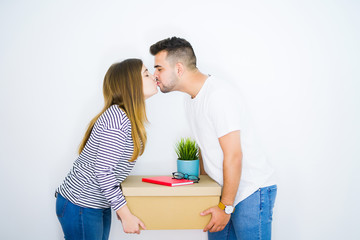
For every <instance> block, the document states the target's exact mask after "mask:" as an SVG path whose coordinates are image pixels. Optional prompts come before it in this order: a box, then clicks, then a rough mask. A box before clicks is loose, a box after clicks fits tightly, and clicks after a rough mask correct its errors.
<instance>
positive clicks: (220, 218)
mask: <svg viewBox="0 0 360 240" xmlns="http://www.w3.org/2000/svg"><path fill="white" fill-rule="evenodd" d="M209 214H211V215H212V216H211V220H210V222H209V224H208V225H207V226H206V227H205V228H204V230H203V231H204V232H207V231H210V232H219V231H222V230H223V229H224V228H225V226H226V225H227V224H228V222H229V220H230V217H231V215H230V214H226V213H225V211H224V210H221V209H220V208H219V207H218V206H215V207H212V208H209V209H207V210H205V211H203V212H202V213H200V215H201V216H206V215H209Z"/></svg>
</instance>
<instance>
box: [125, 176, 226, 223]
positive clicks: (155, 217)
mask: <svg viewBox="0 0 360 240" xmlns="http://www.w3.org/2000/svg"><path fill="white" fill-rule="evenodd" d="M143 177H151V176H128V177H127V178H126V180H125V181H124V182H123V183H122V184H121V186H122V190H123V194H124V196H125V198H126V201H127V204H128V207H129V208H130V210H131V212H132V213H133V214H134V215H135V216H137V217H138V218H139V219H140V220H142V221H143V222H144V224H145V226H146V229H147V230H160V229H203V228H204V227H205V226H206V225H207V224H208V222H209V221H210V218H211V215H207V216H200V213H201V212H202V211H204V210H206V209H208V208H210V207H213V206H216V205H217V204H218V203H219V201H220V194H221V187H220V186H219V185H218V184H217V183H216V182H215V181H213V180H212V179H211V178H209V177H208V176H207V175H201V176H200V182H199V183H194V184H192V185H186V186H177V187H168V186H163V185H158V184H153V183H145V182H142V178H143Z"/></svg>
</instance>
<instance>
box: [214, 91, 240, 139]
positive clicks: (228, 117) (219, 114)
mask: <svg viewBox="0 0 360 240" xmlns="http://www.w3.org/2000/svg"><path fill="white" fill-rule="evenodd" d="M220 96H221V97H218V98H215V97H213V98H211V99H210V101H209V106H208V111H209V116H210V120H211V122H212V124H213V126H214V129H215V132H216V135H217V137H218V138H220V137H222V136H224V135H226V134H228V133H230V132H233V131H237V130H241V128H242V124H243V118H244V116H242V115H243V106H242V105H241V103H240V99H239V98H238V97H236V96H235V95H234V94H232V93H224V94H221V95H220Z"/></svg>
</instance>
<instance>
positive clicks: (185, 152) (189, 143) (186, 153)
mask: <svg viewBox="0 0 360 240" xmlns="http://www.w3.org/2000/svg"><path fill="white" fill-rule="evenodd" d="M175 152H176V154H177V156H178V159H179V160H197V159H199V146H198V145H197V144H196V142H195V140H192V139H191V138H181V139H180V140H179V141H178V142H177V143H176V145H175Z"/></svg>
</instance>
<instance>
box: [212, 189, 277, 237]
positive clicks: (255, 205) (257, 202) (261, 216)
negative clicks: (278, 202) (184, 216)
mask: <svg viewBox="0 0 360 240" xmlns="http://www.w3.org/2000/svg"><path fill="white" fill-rule="evenodd" d="M276 193H277V186H276V185H273V186H270V187H264V188H260V189H258V190H257V191H256V192H254V193H253V194H251V195H250V196H249V197H247V198H246V199H244V200H243V201H241V202H240V203H238V205H236V206H235V211H234V212H233V213H232V214H231V218H230V221H229V223H228V224H227V225H226V227H225V228H224V229H223V230H222V231H220V232H215V233H211V232H208V237H209V240H236V239H241V240H270V239H271V222H272V215H273V208H274V203H275V198H276Z"/></svg>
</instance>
